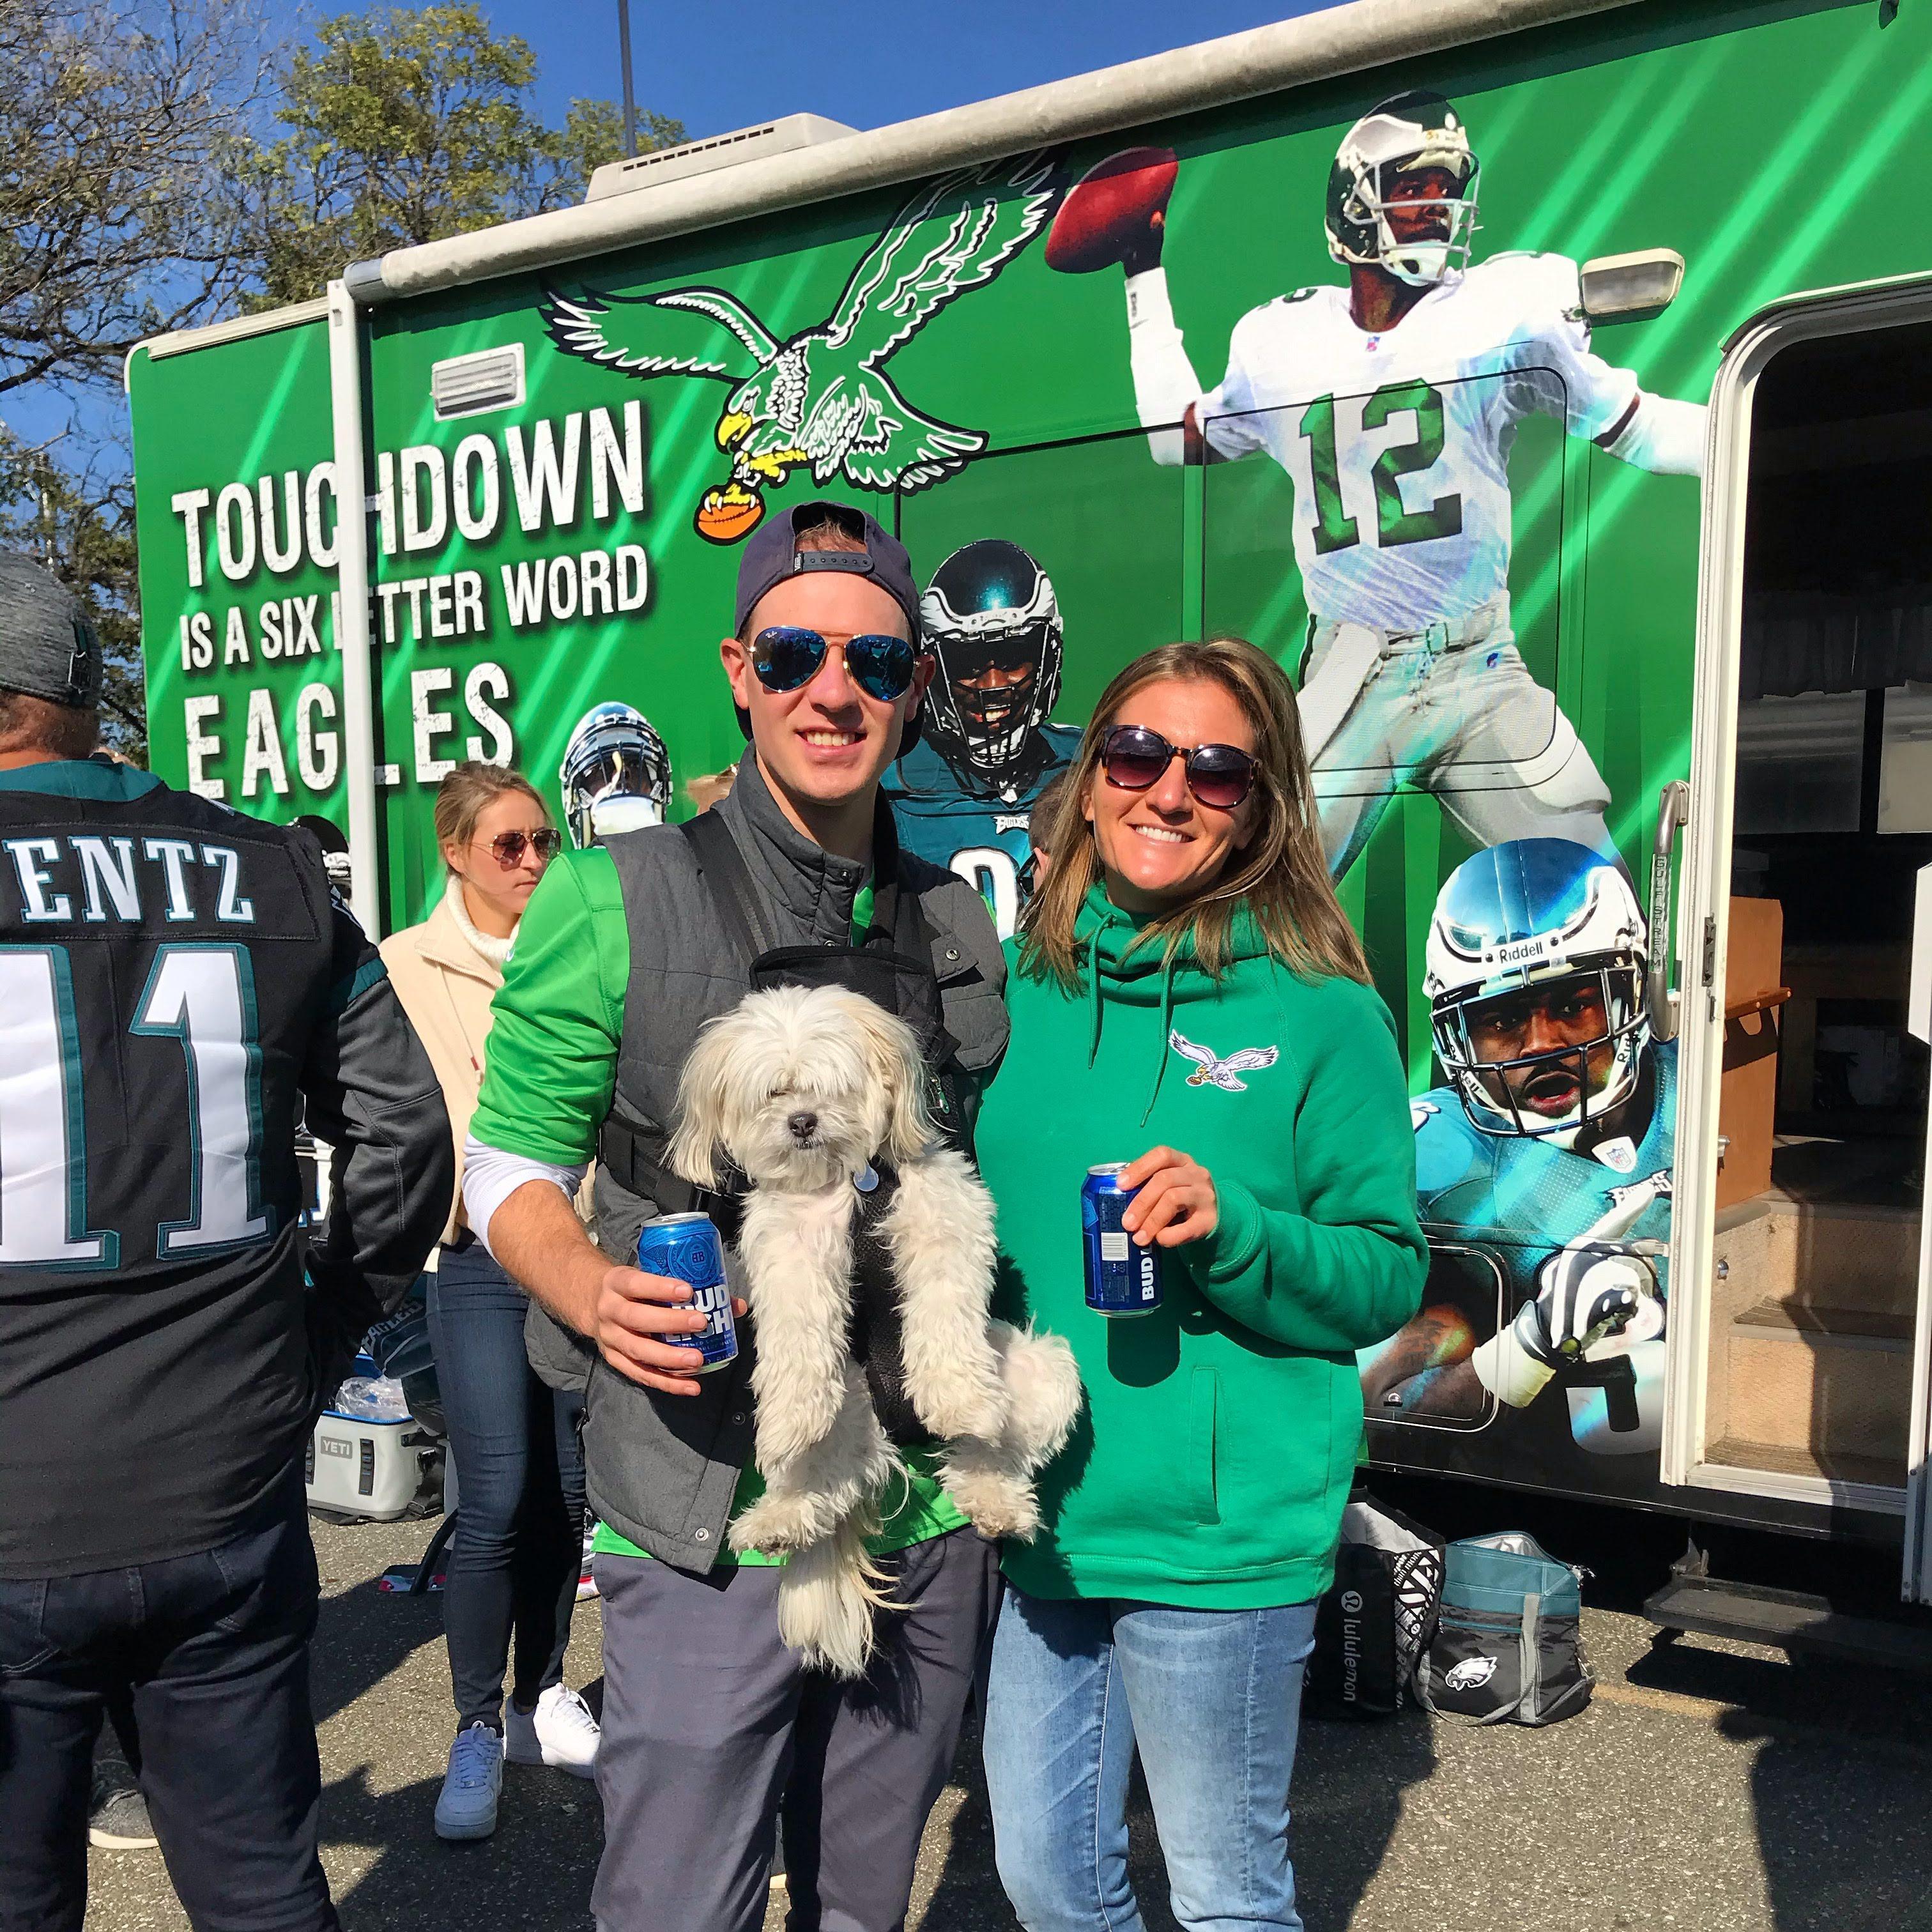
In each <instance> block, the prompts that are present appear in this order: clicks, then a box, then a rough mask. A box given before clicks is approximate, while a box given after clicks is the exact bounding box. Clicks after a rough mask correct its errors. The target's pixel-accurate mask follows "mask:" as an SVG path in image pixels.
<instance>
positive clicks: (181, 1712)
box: [0, 1465, 336, 1932]
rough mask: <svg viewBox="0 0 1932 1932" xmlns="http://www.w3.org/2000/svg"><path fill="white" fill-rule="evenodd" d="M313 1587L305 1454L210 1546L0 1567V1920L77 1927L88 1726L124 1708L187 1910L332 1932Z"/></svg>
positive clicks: (230, 1924) (242, 1922)
mask: <svg viewBox="0 0 1932 1932" xmlns="http://www.w3.org/2000/svg"><path fill="white" fill-rule="evenodd" d="M316 1594H317V1592H316V1571H315V1553H314V1550H312V1549H311V1547H310V1544H309V1540H308V1517H307V1514H306V1512H305V1509H304V1508H303V1502H302V1470H301V1468H300V1466H299V1465H298V1466H296V1467H294V1468H292V1469H290V1472H289V1475H288V1478H287V1481H286V1482H285V1484H284V1486H283V1487H282V1490H281V1492H280V1493H279V1494H278V1496H276V1497H275V1499H273V1501H272V1504H271V1505H269V1508H268V1511H267V1513H266V1516H265V1518H264V1520H263V1521H262V1522H261V1523H259V1524H258V1525H257V1526H255V1527H254V1528H252V1529H250V1530H249V1531H248V1532H247V1533H245V1535H241V1536H238V1537H236V1538H234V1539H233V1541H230V1542H228V1543H224V1544H221V1545H220V1546H219V1547H217V1548H216V1549H214V1550H207V1551H205V1552H203V1553H201V1554H199V1555H197V1556H177V1557H171V1558H169V1559H166V1560H165V1561H163V1562H153V1563H137V1564H135V1565H131V1566H130V1567H129V1568H124V1569H118V1570H100V1571H92V1572H91V1573H89V1574H87V1575H85V1576H80V1577H49V1578H44V1579H38V1580H32V1581H28V1582H21V1581H17V1580H0V1926H5V1927H7V1932H80V1928H81V1923H82V1920H83V1917H84V1916H85V1915H86V1909H87V1801H88V1778H89V1771H90V1769H91V1766H92V1758H93V1754H94V1740H95V1733H97V1732H98V1730H100V1728H101V1712H102V1711H103V1709H107V1710H110V1711H112V1710H114V1709H116V1708H117V1707H120V1708H121V1709H127V1710H131V1712H132V1715H133V1719H134V1728H135V1730H136V1732H137V1733H138V1734H139V1745H140V1748H139V1757H140V1760H141V1765H140V1779H141V1789H142V1792H143V1793H144V1794H145V1796H146V1798H147V1801H148V1813H149V1815H150V1816H151V1817H152V1818H153V1820H154V1834H155V1836H156V1837H157V1838H159V1839H160V1842H161V1855H162V1857H163V1858H164V1859H166V1861H167V1867H168V1876H169V1877H170V1878H172V1879H173V1880H174V1885H175V1892H176V1893H177V1894H178V1896H179V1897H180V1899H181V1903H182V1905H183V1906H184V1907H185V1908H186V1909H187V1916H188V1921H189V1923H190V1924H192V1925H194V1926H196V1927H199V1928H201V1932H335V1925H336V1918H335V1911H334V1909H332V1906H330V1904H329V1885H328V1882H327V1881H326V1879H324V1878H323V1872H322V1863H321V1861H320V1858H317V1855H316V1836H317V1808H318V1805H319V1804H320V1799H321V1790H322V1775H321V1768H320V1764H319V1763H318V1762H317V1755H316V1745H315V1721H314V1717H313V1715H311V1708H310V1705H309V1694H308V1651H309V1639H310V1637H311V1634H312V1633H313V1632H314V1628H315V1614H316Z"/></svg>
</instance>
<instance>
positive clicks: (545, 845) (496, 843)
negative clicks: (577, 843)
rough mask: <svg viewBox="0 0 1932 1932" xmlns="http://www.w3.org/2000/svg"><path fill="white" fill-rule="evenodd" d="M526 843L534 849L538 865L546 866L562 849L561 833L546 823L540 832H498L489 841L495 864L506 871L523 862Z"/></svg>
mask: <svg viewBox="0 0 1932 1932" xmlns="http://www.w3.org/2000/svg"><path fill="white" fill-rule="evenodd" d="M526 845H528V846H530V847H532V848H533V849H534V850H535V853H536V855H537V863H538V865H548V864H549V863H550V861H551V860H552V859H554V858H555V857H556V855H557V853H558V852H559V850H562V846H563V834H562V832H559V831H558V830H557V829H556V826H553V825H546V826H544V828H543V829H542V830H541V832H498V833H497V835H496V837H495V838H493V839H491V840H490V850H491V851H493V853H496V862H497V864H498V865H501V866H502V868H503V869H504V871H506V872H507V871H508V870H509V869H510V868H511V866H513V865H521V864H522V863H523V847H525V846H526Z"/></svg>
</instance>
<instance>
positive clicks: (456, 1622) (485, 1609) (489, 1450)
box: [429, 1242, 584, 1730]
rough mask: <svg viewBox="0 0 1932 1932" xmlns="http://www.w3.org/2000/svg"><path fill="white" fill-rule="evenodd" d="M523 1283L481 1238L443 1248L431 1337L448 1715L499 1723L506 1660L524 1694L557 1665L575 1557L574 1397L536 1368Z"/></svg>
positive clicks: (530, 1699)
mask: <svg viewBox="0 0 1932 1932" xmlns="http://www.w3.org/2000/svg"><path fill="white" fill-rule="evenodd" d="M528 1309H529V1302H528V1301H527V1300H526V1298H525V1296H524V1295H523V1290H522V1289H520V1288H518V1287H517V1285H516V1284H515V1283H514V1282H513V1281H511V1280H510V1278H509V1277H508V1275H506V1274H504V1272H503V1271H502V1269H501V1268H499V1267H498V1266H497V1265H496V1263H495V1262H493V1261H492V1260H491V1259H490V1256H489V1255H488V1253H487V1251H486V1250H484V1247H483V1246H482V1244H481V1243H480V1242H472V1243H471V1244H469V1246H468V1247H462V1248H445V1249H444V1250H443V1255H442V1259H441V1261H440V1264H439V1265H438V1268H437V1272H436V1273H435V1274H433V1275H432V1276H431V1277H430V1282H429V1329H430V1340H431V1344H432V1346H434V1349H435V1350H436V1373H437V1384H438V1385H439V1387H440V1389H441V1391H442V1394H443V1414H444V1415H445V1417H446V1418H447V1420H448V1422H449V1450H450V1454H452V1456H454V1457H455V1459H456V1478H457V1506H456V1537H455V1547H454V1550H453V1553H452V1558H451V1562H450V1567H449V1581H448V1582H447V1583H446V1585H445V1586H444V1589H443V1622H444V1625H445V1627H446V1629H447V1631H448V1634H449V1674H450V1678H451V1681H452V1684H453V1685H454V1688H455V1693H456V1709H457V1727H458V1730H467V1729H468V1728H469V1726H470V1725H472V1724H476V1723H478V1722H479V1721H480V1722H481V1723H483V1724H487V1725H489V1726H490V1727H491V1728H492V1729H493V1730H502V1724H503V1673H504V1669H505V1666H506V1665H507V1664H509V1663H510V1662H511V1656H510V1652H511V1637H512V1634H513V1633H514V1640H515V1649H516V1655H515V1659H514V1670H513V1672H512V1673H511V1691H512V1694H513V1695H514V1697H515V1698H516V1700H517V1703H518V1704H520V1705H521V1706H524V1707H526V1708H527V1707H528V1706H530V1705H532V1704H533V1703H535V1701H536V1700H537V1698H538V1696H539V1695H540V1694H541V1693H542V1692H544V1691H547V1690H548V1689H549V1688H550V1686H551V1685H553V1684H558V1683H561V1682H562V1679H563V1653H564V1652H565V1649H567V1648H568V1646H569V1643H570V1619H571V1612H572V1611H573V1610H574V1609H575V1608H576V1605H577V1580H578V1578H579V1577H580V1576H581V1575H582V1574H583V1568H582V1566H583V1507H584V1505H583V1448H582V1445H580V1442H578V1440H577V1418H578V1416H579V1415H580V1413H581V1411H582V1407H583V1405H582V1403H581V1402H580V1400H579V1399H578V1398H577V1397H575V1396H574V1395H565V1394H562V1393H561V1392H559V1391H555V1390H553V1389H551V1388H548V1387H547V1385H545V1384H544V1383H543V1382H539V1381H538V1379H537V1376H536V1374H535V1371H534V1370H532V1368H531V1367H530V1364H529V1356H528V1355H526V1354H525V1353H524V1352H523V1317H524V1315H525V1314H526V1312H527V1311H528Z"/></svg>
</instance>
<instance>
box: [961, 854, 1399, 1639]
mask: <svg viewBox="0 0 1932 1932" xmlns="http://www.w3.org/2000/svg"><path fill="white" fill-rule="evenodd" d="M1137 930H1138V927H1137V922H1136V921H1135V920H1134V919H1132V918H1131V917H1130V916H1129V915H1128V914H1127V913H1123V912H1121V911H1119V910H1117V909H1116V908H1115V907H1114V906H1113V905H1112V904H1110V903H1109V901H1108V899H1107V897H1106V892H1105V891H1104V889H1103V888H1102V887H1100V886H1095V887H1094V890H1093V891H1092V892H1090V893H1089V894H1088V898H1087V901H1086V904H1085V906H1084V907H1082V910H1081V913H1080V918H1079V924H1078V926H1077V927H1076V935H1077V941H1078V945H1079V951H1080V953H1081V955H1082V959H1083V962H1084V964H1085V967H1086V971H1085V972H1084V974H1083V975H1082V980H1083V984H1082V987H1081V989H1080V990H1079V992H1075V993H1072V994H1069V993H1068V992H1066V991H1064V989H1062V988H1061V986H1058V984H1057V983H1055V982H1053V981H1052V980H1045V981H1042V980H1034V979H1031V978H1028V977H1025V976H1023V975H1022V974H1019V972H1017V971H1016V972H1014V973H1013V974H1011V975H1010V977H1009V979H1008V980H1007V1004H1008V1007H1009V1009H1010V1012H1011V1014H1012V1017H1013V1043H1012V1045H1011V1046H1010V1048H1009V1049H1007V1058H1006V1061H1005V1064H1004V1067H1003V1068H1002V1070H1001V1073H1000V1075H999V1077H998V1079H997V1080H996V1081H995V1083H994V1085H993V1087H992V1091H990V1093H989V1094H988V1096H987V1098H986V1106H985V1110H984V1112H983V1113H982V1115H981V1116H980V1126H979V1132H978V1135H977V1141H978V1147H979V1156H980V1167H981V1170H982V1172H983V1174H984V1175H985V1177H986V1181H987V1184H988V1185H989V1187H991V1188H992V1192H993V1199H994V1200H995V1203H996V1204H997V1205H998V1210H999V1235H1000V1248H1001V1282H1000V1290H999V1301H1000V1304H1001V1313H1004V1314H1005V1315H1007V1316H1009V1317H1010V1319H1032V1320H1034V1322H1037V1323H1038V1324H1039V1325H1040V1327H1042V1328H1046V1329H1051V1330H1052V1331H1053V1332H1054V1333H1055V1334H1061V1335H1064V1336H1065V1337H1067V1339H1068V1340H1069V1341H1070V1342H1071V1343H1073V1349H1074V1352H1075V1354H1076V1355H1077V1356H1078V1357H1079V1363H1080V1373H1081V1379H1082V1382H1084V1383H1085V1386H1086V1392H1087V1406H1086V1410H1085V1413H1084V1414H1083V1415H1082V1418H1081V1420H1080V1422H1079V1425H1078V1427H1077V1428H1076V1433H1075V1435H1074V1436H1073V1440H1072V1442H1070V1444H1069V1445H1068V1446H1067V1449H1066V1451H1064V1453H1063V1454H1062V1455H1061V1457H1060V1458H1059V1459H1058V1461H1057V1462H1055V1463H1054V1464H1053V1465H1052V1467H1051V1468H1050V1469H1048V1470H1046V1472H1044V1473H1043V1475H1042V1477H1041V1480H1040V1496H1041V1503H1042V1508H1043V1517H1044V1523H1043V1527H1042V1529H1041V1530H1040V1534H1039V1535H1038V1536H1037V1537H1036V1538H1035V1539H1034V1541H1033V1542H1032V1543H1031V1544H1019V1543H1009V1544H1007V1549H1006V1556H1005V1568H1006V1572H1007V1576H1008V1577H1010V1578H1011V1579H1012V1580H1013V1582H1014V1583H1016V1584H1018V1585H1019V1587H1020V1588H1021V1589H1023V1590H1025V1591H1028V1592H1031V1594H1032V1595H1035V1596H1041V1597H1124V1598H1140V1599H1142V1600H1145V1601H1149V1602H1153V1603H1160V1604H1179V1605H1182V1606H1185V1607H1189V1608H1192V1609H1199V1610H1256V1609H1262V1608H1267V1607H1271V1606H1275V1605H1279V1604H1295V1603H1301V1602H1303V1601H1306V1600H1307V1598H1311V1597H1316V1596H1319V1595H1320V1594H1321V1593H1322V1592H1323V1591H1324V1590H1325V1589H1327V1588H1328V1585H1329V1583H1330V1581H1331V1579H1332V1577H1333V1575H1334V1552H1335V1542H1336V1538H1337V1533H1338V1531H1339V1528H1340V1522H1341V1516H1342V1508H1343V1504H1344V1503H1345V1502H1346V1501H1347V1499H1348V1494H1349V1484H1350V1482H1351V1481H1352V1478H1353V1475H1354V1472H1355V1452H1356V1448H1357V1445H1358V1442H1359V1441H1360V1439H1361V1428H1362V1397H1361V1382H1360V1380H1359V1379H1358V1375H1357V1372H1356V1366H1355V1351H1356V1350H1357V1349H1360V1348H1364V1347H1366V1346H1368V1345H1370V1343H1376V1342H1379V1341H1381V1340H1382V1339H1383V1338H1384V1337H1386V1336H1389V1335H1392V1334H1394V1332H1395V1331H1396V1330H1397V1329H1398V1328H1400V1327H1401V1326H1402V1325H1403V1322H1406V1321H1407V1320H1408V1319H1409V1317H1410V1316H1412V1315H1413V1314H1414V1313H1415V1310H1416V1308H1417V1306H1418V1302H1419V1300H1420V1298H1421V1292H1422V1283H1423V1277H1424V1274H1426V1272H1427V1247H1426V1245H1425V1244H1424V1241H1423V1237H1422V1233H1421V1229H1420V1228H1419V1227H1418V1225H1417V1222H1416V1211H1415V1138H1414V1134H1413V1133H1412V1129H1411V1127H1410V1124H1409V1106H1408V1098H1407V1086H1406V1082H1405V1080H1404V1078H1403V1068H1402V1064H1401V1061H1400V1058H1398V1056H1397V1052H1396V1045H1395V1037H1394V1026H1393V1025H1392V1024H1391V1021H1390V1019H1389V1016H1388V1009H1387V1008H1386V1007H1384V1005H1383V1004H1382V1001H1381V1000H1380V999H1379V998H1378V997H1377V996H1376V994H1375V993H1374V992H1373V991H1372V990H1371V989H1370V988H1368V987H1367V986H1361V985H1358V983H1356V982H1355V981H1354V980H1347V979H1326V980H1304V979H1301V978H1298V977H1296V976H1295V974H1292V973H1291V972H1289V971H1288V970H1287V969H1286V968H1284V967H1283V966H1281V965H1280V964H1278V963H1277V962H1276V961H1275V959H1274V958H1273V957H1272V956H1271V955H1270V953H1269V952H1268V947H1267V944H1266V943H1265V941H1264V940H1263V938H1262V935H1261V933H1260V932H1259V929H1258V928H1257V927H1256V925H1255V923H1254V922H1253V919H1250V917H1249V916H1247V913H1246V912H1245V910H1244V911H1243V912H1242V913H1241V914H1239V915H1238V917H1237V920H1236V924H1235V935H1234V944H1233V948H1232V950H1233V953H1234V959H1233V962H1232V965H1230V966H1229V968H1228V969H1227V971H1226V972H1225V973H1224V974H1223V977H1221V979H1220V980H1219V981H1218V982H1217V981H1215V980H1212V979H1211V978H1210V977H1208V974H1206V973H1205V971H1202V969H1201V968H1199V966H1197V965H1196V964H1195V963H1194V957H1193V949H1192V947H1190V946H1189V945H1187V944H1183V945H1182V946H1181V947H1179V948H1178V950H1177V951H1176V953H1175V956H1174V957H1173V958H1172V959H1171V960H1167V961H1163V957H1162V949H1161V947H1160V945H1159V944H1148V945H1145V946H1142V947H1139V948H1137V949H1134V950H1131V951H1130V948H1133V941H1134V939H1135V937H1136V932H1137ZM1271 1048H1272V1049H1275V1050H1276V1057H1274V1058H1272V1059H1271V1060H1268V1061H1266V1062H1265V1063H1262V1064H1257V1059H1258V1058H1259V1056H1257V1057H1256V1058H1250V1059H1249V1061H1248V1064H1247V1065H1246V1066H1245V1067H1226V1066H1224V1065H1223V1064H1222V1063H1223V1062H1225V1061H1227V1060H1228V1059H1229V1058H1230V1056H1232V1055H1238V1054H1243V1053H1244V1052H1245V1051H1246V1050H1247V1049H1262V1050H1264V1051H1265V1050H1266V1049H1271ZM1204 1063H1205V1064H1204ZM1163 1144H1165V1145H1168V1146H1170V1147H1173V1148H1178V1149H1179V1150H1180V1151H1181V1152H1183V1153H1184V1154H1189V1155H1191V1156H1192V1157H1193V1158H1194V1159H1195V1160H1197V1161H1199V1163H1201V1165H1202V1166H1204V1167H1205V1168H1206V1169H1208V1172H1210V1173H1211V1174H1212V1175H1213V1176H1214V1184H1215V1188H1216V1191H1217V1196H1218V1197H1219V1201H1220V1225H1219V1226H1218V1227H1217V1229H1216V1231H1215V1232H1214V1234H1213V1235H1210V1236H1208V1238H1205V1239H1204V1240H1202V1241H1194V1242H1190V1243H1188V1244H1186V1245H1185V1246H1184V1247H1178V1248H1170V1249H1165V1250H1162V1251H1161V1269H1162V1280H1163V1291H1162V1300H1161V1306H1160V1308H1159V1309H1158V1310H1156V1311H1155V1312H1154V1313H1152V1314H1150V1315H1145V1316H1136V1317H1134V1318H1133V1319H1111V1320H1110V1319H1108V1318H1106V1316H1100V1315H1096V1314H1093V1313H1090V1312H1089V1310H1088V1308H1087V1307H1086V1305H1085V1286H1084V1272H1083V1264H1082V1244H1081V1235H1080V1187H1081V1183H1082V1181H1083V1180H1084V1179H1085V1177H1086V1173H1087V1170H1088V1168H1089V1167H1090V1166H1094V1165H1097V1163H1100V1162H1102V1161H1109V1160H1132V1159H1133V1158H1135V1157H1136V1156H1138V1155H1139V1154H1144V1153H1145V1152H1146V1151H1147V1150H1148V1148H1151V1147H1157V1146H1160V1145H1163Z"/></svg>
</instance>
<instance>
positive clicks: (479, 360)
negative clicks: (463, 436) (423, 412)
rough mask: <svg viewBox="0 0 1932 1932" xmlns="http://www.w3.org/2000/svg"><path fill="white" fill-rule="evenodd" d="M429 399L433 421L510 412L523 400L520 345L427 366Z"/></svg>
mask: <svg viewBox="0 0 1932 1932" xmlns="http://www.w3.org/2000/svg"><path fill="white" fill-rule="evenodd" d="M429 393H430V399H431V401H432V402H434V404H435V405H436V419H437V422H449V419H450V418H451V417H452V416H481V414H482V413H483V412H484V410H508V409H514V407H516V406H517V404H519V403H520V402H521V401H523V344H521V343H520V342H513V343H511V344H510V345H509V346H508V348H505V349H481V350H478V351H477V352H476V353H475V355H473V356H449V357H448V358H447V359H446V360H444V361H443V362H437V363H433V364H431V367H430V372H429Z"/></svg>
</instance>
